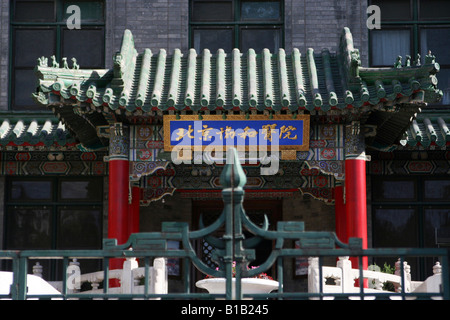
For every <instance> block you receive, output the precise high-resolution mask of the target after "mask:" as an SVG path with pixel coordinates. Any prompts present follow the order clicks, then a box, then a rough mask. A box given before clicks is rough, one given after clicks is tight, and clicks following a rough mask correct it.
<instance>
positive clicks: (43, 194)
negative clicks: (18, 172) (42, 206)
mask: <svg viewBox="0 0 450 320" xmlns="http://www.w3.org/2000/svg"><path fill="white" fill-rule="evenodd" d="M51 199H52V183H51V181H38V180H36V181H33V180H31V181H22V180H15V181H11V190H10V200H12V201H30V200H31V201H33V200H38V201H42V200H51Z"/></svg>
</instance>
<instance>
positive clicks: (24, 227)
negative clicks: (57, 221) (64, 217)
mask: <svg viewBox="0 0 450 320" xmlns="http://www.w3.org/2000/svg"><path fill="white" fill-rule="evenodd" d="M51 229H52V228H51V210H50V209H46V208H45V207H9V208H8V213H7V225H6V234H7V239H6V248H7V249H19V250H20V249H27V250H31V249H50V248H51Z"/></svg>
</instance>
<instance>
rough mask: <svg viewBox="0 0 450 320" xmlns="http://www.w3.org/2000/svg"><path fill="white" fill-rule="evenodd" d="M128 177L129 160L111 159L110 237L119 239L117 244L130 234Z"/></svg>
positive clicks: (124, 240) (121, 242) (125, 239)
mask: <svg viewBox="0 0 450 320" xmlns="http://www.w3.org/2000/svg"><path fill="white" fill-rule="evenodd" d="M128 177H129V163H128V160H110V161H109V201H108V208H109V209H108V238H111V239H117V244H123V243H125V242H127V240H128V236H129V224H128V220H129V217H128V206H129V205H128V192H129V182H128Z"/></svg>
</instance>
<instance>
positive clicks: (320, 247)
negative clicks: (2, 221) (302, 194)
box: [0, 152, 450, 300]
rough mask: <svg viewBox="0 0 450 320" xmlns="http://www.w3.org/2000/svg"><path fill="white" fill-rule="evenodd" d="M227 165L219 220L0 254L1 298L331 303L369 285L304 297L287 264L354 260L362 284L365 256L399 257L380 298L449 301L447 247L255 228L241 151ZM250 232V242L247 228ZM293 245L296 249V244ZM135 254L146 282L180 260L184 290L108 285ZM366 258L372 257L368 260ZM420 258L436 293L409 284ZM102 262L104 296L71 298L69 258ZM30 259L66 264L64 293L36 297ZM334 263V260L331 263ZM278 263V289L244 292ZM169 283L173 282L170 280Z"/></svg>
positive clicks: (299, 226) (291, 227) (289, 226)
mask: <svg viewBox="0 0 450 320" xmlns="http://www.w3.org/2000/svg"><path fill="white" fill-rule="evenodd" d="M230 154H231V156H230V157H229V159H228V162H227V164H226V166H225V167H224V169H223V172H222V175H221V185H222V187H223V190H222V196H223V201H224V209H223V212H222V214H221V216H220V217H219V218H218V219H217V220H216V221H215V222H213V223H212V224H210V225H209V226H207V227H205V226H204V225H203V223H202V219H201V218H200V220H201V221H200V229H199V230H194V231H191V230H189V225H188V223H183V222H166V223H163V224H162V230H161V232H152V233H137V234H132V235H131V236H130V239H129V241H128V242H127V243H126V244H122V245H117V243H116V240H115V239H106V240H104V242H103V249H102V250H23V251H0V260H10V261H12V272H13V279H12V285H11V290H10V293H9V294H4V295H0V299H2V298H7V299H14V300H23V299H30V298H40V299H45V298H47V299H48V298H53V299H54V298H61V299H80V298H82V299H111V298H117V299H136V298H139V299H151V298H162V299H215V298H225V299H243V298H254V299H325V298H328V297H333V298H334V299H349V298H359V299H364V298H367V296H368V294H365V293H364V290H365V288H364V287H365V284H364V281H360V282H359V290H356V292H355V291H353V292H345V293H336V292H333V293H327V292H325V291H324V290H323V286H324V285H323V281H322V280H320V281H319V288H320V290H318V292H308V290H304V291H301V292H297V291H291V290H289V291H288V290H285V288H286V283H287V282H288V281H291V279H284V275H285V272H284V271H285V270H284V269H285V268H286V263H291V262H290V261H293V260H295V259H298V258H300V257H304V258H308V257H317V258H318V264H319V269H318V270H319V279H322V278H323V274H322V272H323V271H322V266H323V265H324V261H325V260H326V259H332V258H335V259H337V258H338V257H342V256H349V257H353V258H354V259H356V262H358V265H359V266H360V268H359V275H360V277H359V278H360V279H363V272H364V271H363V268H362V266H363V259H367V258H369V259H372V258H377V257H393V258H395V259H397V258H399V259H400V279H401V280H400V288H399V290H397V292H381V293H370V294H369V295H370V296H371V297H375V298H376V299H392V298H398V299H433V298H441V299H449V298H450V294H449V269H448V251H447V250H446V249H439V248H433V249H423V248H391V249H390V248H383V249H362V244H361V241H360V239H356V238H352V239H350V240H349V243H342V242H341V241H340V240H339V239H337V237H336V235H335V234H334V233H332V232H312V231H305V229H304V224H303V222H297V221H291V222H285V221H280V222H278V224H277V226H276V228H274V229H272V230H269V228H268V221H267V218H266V220H265V222H264V223H263V225H262V226H257V225H255V224H254V223H253V222H252V221H250V219H249V218H248V217H247V215H246V214H245V211H244V209H243V206H242V202H243V198H244V190H243V187H244V185H245V183H246V177H245V174H244V172H243V170H242V167H241V165H240V163H239V159H238V157H237V153H236V152H233V153H230ZM219 229H221V230H224V232H223V234H222V235H221V236H220V237H217V236H215V235H214V234H215V232H216V231H217V230H219ZM244 229H245V230H247V231H249V232H250V234H251V235H252V236H251V237H248V236H247V237H245V236H244V233H243V231H244ZM199 239H204V240H205V241H207V242H208V244H210V245H211V246H212V247H214V250H212V255H211V259H212V260H213V261H214V262H215V263H216V264H217V265H218V268H214V267H211V266H209V265H208V264H206V263H205V262H204V261H203V260H202V259H201V258H200V257H199V256H198V253H197V251H196V250H195V246H194V243H195V241H198V240H199ZM263 239H269V240H271V241H272V243H273V248H272V251H271V253H270V254H269V256H268V258H267V259H266V261H265V262H263V263H262V264H261V265H260V266H259V268H257V269H251V268H248V264H249V263H250V262H251V261H253V260H254V259H255V247H256V246H257V245H258V244H259V243H260V242H261V241H262V240H263ZM170 241H178V242H179V243H180V246H179V248H178V249H169V242H170ZM294 242H295V243H296V245H295V246H294ZM129 257H136V258H138V259H139V261H140V264H141V266H142V267H143V268H144V276H145V279H148V278H149V275H150V268H151V263H152V261H153V259H154V258H156V257H164V258H174V259H178V260H179V261H180V262H181V263H180V266H181V269H182V271H181V275H182V279H183V280H182V281H183V292H177V293H171V292H169V293H152V292H150V290H149V285H148V281H144V290H143V291H142V292H139V293H114V292H113V290H111V286H110V283H109V280H108V279H109V278H110V277H109V275H110V272H111V268H110V261H111V259H114V258H120V259H124V258H129ZM366 257H367V258H366ZM413 257H414V258H415V257H420V258H423V257H431V258H434V259H437V260H438V261H439V262H440V264H441V266H442V285H441V288H440V290H439V292H433V293H429V292H427V293H423V292H422V293H417V292H408V291H407V290H406V286H405V283H406V281H407V279H405V272H404V271H405V270H404V268H405V267H404V266H405V264H404V262H405V261H408V260H409V259H411V258H413ZM74 258H76V259H102V261H103V279H104V280H103V288H102V292H100V293H85V294H83V295H80V293H74V292H73V291H72V290H70V289H71V288H70V286H69V284H70V282H69V280H70V279H69V278H70V276H71V275H70V273H68V272H66V270H68V267H69V265H70V261H71V260H72V259H74ZM31 259H58V260H61V261H62V270H63V271H62V274H61V277H62V287H61V293H60V294H59V295H52V296H48V295H42V294H40V295H33V294H29V293H27V270H28V268H29V264H30V260H31ZM334 261H335V260H334ZM273 266H274V269H275V271H276V272H275V274H276V278H277V281H278V283H279V285H278V288H277V290H274V291H273V292H270V293H243V290H242V281H241V279H243V278H248V277H254V276H256V275H257V274H260V273H261V272H265V271H267V270H269V269H270V268H272V267H273ZM194 269H196V270H198V271H200V272H201V273H203V274H205V275H209V276H212V277H216V278H225V279H226V284H225V291H224V292H223V293H216V294H211V293H208V292H205V291H199V290H192V287H193V285H192V282H193V279H194V277H193V270H194ZM169 281H170V280H169Z"/></svg>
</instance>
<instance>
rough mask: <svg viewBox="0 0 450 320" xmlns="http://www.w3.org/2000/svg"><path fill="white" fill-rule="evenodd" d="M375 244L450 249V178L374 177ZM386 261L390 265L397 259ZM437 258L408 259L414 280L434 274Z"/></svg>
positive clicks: (381, 260)
mask: <svg viewBox="0 0 450 320" xmlns="http://www.w3.org/2000/svg"><path fill="white" fill-rule="evenodd" d="M372 222H373V223H372V225H373V246H374V247H375V248H380V247H391V248H392V247H403V248H405V247H412V248H419V247H423V248H437V247H446V248H450V179H449V178H446V179H445V178H438V177H433V176H416V177H398V176H396V177H395V176H392V177H391V176H390V177H386V176H383V177H373V184H372ZM386 260H388V261H389V263H390V265H391V266H394V263H395V261H394V260H392V259H391V260H389V259H379V260H378V261H377V264H378V265H381V266H383V264H384V262H386ZM434 263H435V260H433V259H431V258H427V259H424V258H420V259H415V260H414V261H408V264H410V265H411V272H412V276H413V278H414V279H419V278H420V279H425V278H426V277H427V276H430V275H431V272H432V266H433V265H434Z"/></svg>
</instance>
